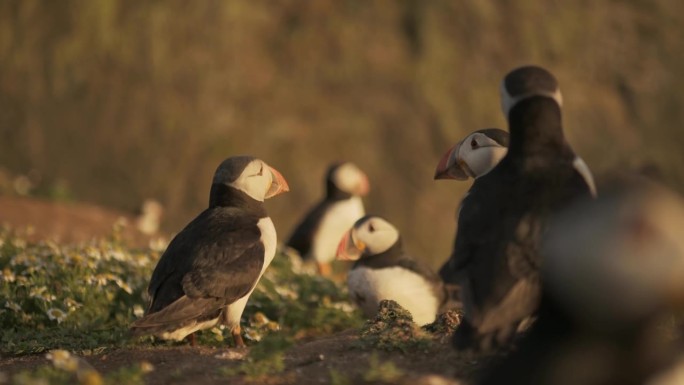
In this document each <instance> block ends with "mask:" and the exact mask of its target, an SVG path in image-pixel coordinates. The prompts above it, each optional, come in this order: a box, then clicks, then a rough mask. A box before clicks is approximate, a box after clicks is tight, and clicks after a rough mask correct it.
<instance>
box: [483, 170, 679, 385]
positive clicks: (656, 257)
mask: <svg viewBox="0 0 684 385" xmlns="http://www.w3.org/2000/svg"><path fill="white" fill-rule="evenodd" d="M682 228H684V201H683V200H682V198H681V197H679V196H677V195H676V194H674V193H672V192H671V191H669V190H667V189H665V188H664V187H662V186H659V185H655V184H653V183H651V182H646V181H644V180H640V181H638V184H637V185H632V186H629V185H614V186H612V187H610V188H604V189H603V190H602V192H601V196H600V197H598V199H596V200H586V201H580V202H577V203H575V204H573V205H571V206H570V207H569V208H567V209H566V210H563V211H561V212H560V213H559V214H558V215H556V216H555V217H554V218H553V219H552V221H551V222H550V224H549V233H548V235H547V236H545V237H544V241H543V242H542V252H543V253H544V258H545V261H544V266H543V267H542V274H543V279H544V280H543V282H544V283H543V286H544V288H543V294H542V301H541V304H540V306H539V312H538V318H537V321H536V322H535V324H534V325H532V327H531V329H530V330H529V331H528V332H527V333H526V335H524V336H523V337H522V340H521V341H520V343H519V344H518V348H517V349H516V350H515V351H514V352H512V353H511V354H510V355H508V356H507V357H504V358H502V359H500V361H498V362H497V361H495V362H493V363H492V364H491V365H490V366H489V367H487V368H485V369H483V373H482V375H481V380H480V381H477V382H476V383H478V384H480V385H494V384H503V383H505V384H512V385H516V384H521V385H522V384H525V385H565V384H568V385H570V384H573V385H574V384H585V385H612V384H615V385H618V384H619V385H632V384H633V385H636V384H653V385H655V384H672V385H674V384H681V383H682V382H681V374H680V376H679V380H674V379H673V380H672V382H668V381H667V380H666V379H668V378H669V377H670V376H671V375H672V374H674V373H668V372H670V371H671V369H670V368H672V367H673V366H674V368H675V370H676V365H677V362H676V360H677V359H679V360H680V361H681V360H682V358H684V354H683V353H684V352H683V351H682V350H681V347H682V346H681V342H682V341H681V338H682V337H681V336H680V337H679V341H677V339H673V338H672V335H671V334H670V333H669V332H668V330H667V328H666V327H664V324H663V322H662V321H663V320H668V319H670V320H671V319H672V318H671V317H672V314H676V313H679V314H681V311H682V310H684V238H682V236H681V229H682ZM669 322H671V321H669ZM678 345H679V346H678ZM531 369H532V370H531ZM680 370H681V369H680ZM672 377H674V378H677V376H676V375H674V376H672ZM656 378H658V380H657V381H656Z"/></svg>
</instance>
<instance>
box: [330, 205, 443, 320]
mask: <svg viewBox="0 0 684 385" xmlns="http://www.w3.org/2000/svg"><path fill="white" fill-rule="evenodd" d="M337 258H338V259H341V260H346V261H356V262H355V263H354V266H353V267H352V269H351V270H350V271H349V274H348V275H347V286H348V288H349V294H350V296H351V298H352V300H353V301H354V302H355V303H356V304H357V305H358V306H359V307H360V308H361V309H362V310H363V312H364V313H365V315H366V317H368V318H372V317H374V316H375V314H376V313H377V311H378V305H379V304H380V301H381V300H385V299H390V300H394V301H396V302H397V303H398V304H399V305H401V306H402V307H403V308H405V309H406V310H408V311H409V312H410V313H411V315H412V316H413V320H414V322H416V323H417V324H418V325H425V324H429V323H432V322H433V321H434V320H435V317H436V315H437V314H438V312H439V310H440V306H442V305H443V304H444V302H445V300H446V293H445V291H444V287H443V285H442V280H441V279H440V278H439V276H437V274H435V273H434V272H433V271H432V270H431V269H430V268H429V267H427V266H425V265H424V264H423V263H420V262H419V261H417V260H416V259H414V258H413V257H411V256H410V255H409V254H407V253H406V252H405V251H404V248H403V245H402V240H401V236H400V235H399V231H398V230H397V229H396V227H394V226H393V225H392V224H391V223H389V222H388V221H387V220H385V219H384V218H381V217H378V216H365V217H363V218H361V219H359V220H358V221H357V222H356V223H355V224H354V226H353V227H352V228H351V229H350V230H349V231H347V232H346V233H345V234H344V236H343V237H342V239H341V240H340V242H339V246H338V248H337Z"/></svg>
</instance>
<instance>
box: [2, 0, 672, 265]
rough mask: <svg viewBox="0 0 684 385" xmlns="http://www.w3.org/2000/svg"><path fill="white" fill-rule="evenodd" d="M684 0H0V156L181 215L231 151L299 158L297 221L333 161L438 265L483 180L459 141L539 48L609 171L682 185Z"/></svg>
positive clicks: (48, 191) (572, 116)
mask: <svg viewBox="0 0 684 385" xmlns="http://www.w3.org/2000/svg"><path fill="white" fill-rule="evenodd" d="M683 25H684V2H681V1H676V0H653V1H646V0H633V1H627V0H612V1H603V2H596V1H588V0H581V1H574V2H569V1H542V0H522V1H517V2H512V1H493V0H484V1H480V0H465V1H446V0H433V1H420V0H404V1H380V0H378V1H366V0H340V1H332V0H315V1H294V0H284V1H267V0H254V1H247V0H245V1H237V0H236V1H194V2H188V1H154V0H153V1H133V0H127V1H116V0H78V1H76V0H73V1H67V0H65V1H38V0H16V1H12V0H5V1H2V2H0V171H2V172H4V173H5V174H8V175H26V176H27V178H29V179H30V182H31V184H32V188H33V190H32V193H33V194H35V195H39V196H40V195H42V196H53V197H61V198H68V199H72V200H78V201H87V202H93V203H98V204H102V205H105V206H111V207H115V208H118V209H128V210H131V209H133V208H135V207H137V206H138V205H139V204H140V203H141V202H142V201H143V200H144V199H146V198H156V199H158V200H159V201H161V202H162V203H163V204H164V206H165V207H166V213H167V215H166V217H165V222H164V226H165V228H166V229H167V230H168V231H171V232H176V231H178V230H179V229H180V227H181V226H183V225H184V224H185V223H186V222H187V221H189V220H190V219H191V218H192V217H193V216H194V215H195V214H196V213H197V212H199V210H201V209H202V208H203V207H205V206H206V204H207V199H208V198H207V197H208V190H209V183H210V179H211V176H212V174H213V172H214V170H215V168H216V166H217V165H218V164H219V162H220V161H221V160H223V159H224V158H225V157H227V156H230V155H236V154H253V155H256V156H259V157H261V158H263V159H264V160H266V161H267V162H269V163H270V164H272V165H273V166H275V167H276V168H278V169H279V170H280V171H282V173H283V175H284V176H285V177H286V178H287V180H288V181H289V183H290V187H291V193H289V194H287V195H283V196H281V197H278V198H277V199H274V200H273V201H271V202H270V203H268V206H269V209H270V212H271V215H272V217H274V221H275V222H276V226H277V228H278V231H279V233H280V234H281V239H284V238H285V237H287V235H288V234H289V232H290V231H291V229H292V227H293V226H294V225H295V223H296V222H297V221H298V220H299V217H300V216H301V215H302V213H303V211H305V210H306V209H307V208H308V207H309V206H310V205H312V204H313V203H314V201H315V200H316V199H318V198H319V197H320V196H321V195H322V191H323V184H322V178H323V173H324V170H325V169H326V168H327V166H328V164H329V163H330V162H331V161H335V160H352V161H354V162H356V163H357V164H358V165H359V166H360V167H361V168H362V169H364V170H365V171H366V172H367V173H368V174H369V177H370V180H371V194H370V196H369V197H368V198H367V199H366V203H367V209H368V211H369V212H372V213H377V214H380V215H383V216H385V217H387V218H388V219H390V220H391V221H393V222H394V223H396V224H397V226H398V227H399V228H400V230H401V231H402V232H403V234H404V238H405V239H406V242H407V244H408V248H409V249H410V250H411V251H412V252H413V253H414V254H416V255H417V256H420V257H423V258H425V259H427V260H429V261H430V262H431V263H432V264H433V265H434V266H437V265H438V264H439V263H440V262H441V261H442V260H444V259H445V258H446V257H447V256H448V254H449V251H450V250H451V243H452V240H453V234H454V228H455V224H454V216H455V210H456V206H457V204H458V201H459V200H460V198H461V196H462V194H463V192H465V191H466V190H467V188H468V187H469V183H456V182H451V183H450V182H443V181H440V182H435V181H433V180H432V175H433V172H434V167H435V166H436V163H437V161H438V160H439V158H440V156H441V155H442V153H443V152H445V151H446V150H447V149H448V148H449V147H450V146H451V145H452V144H453V143H454V142H455V141H457V140H459V139H460V138H461V137H462V136H463V135H465V134H466V133H468V132H470V131H473V130H475V129H479V128H483V127H489V126H498V127H502V128H506V125H505V121H504V119H503V116H502V114H501V112H500V107H499V100H498V86H499V81H500V79H501V78H502V76H503V75H504V74H505V73H506V72H507V71H508V70H510V69H512V68H514V67H516V66H519V65H522V64H530V63H535V64H539V65H542V66H545V67H547V68H549V69H550V70H551V71H553V72H554V74H556V76H557V77H558V79H559V81H560V84H561V88H562V90H563V96H564V99H565V105H564V123H565V130H566V135H567V137H568V140H569V142H570V143H571V144H572V145H573V147H574V148H575V150H576V151H577V152H578V153H579V154H580V155H582V157H583V158H584V159H585V160H586V161H587V163H588V164H589V166H590V167H591V168H592V169H593V170H594V172H595V173H596V174H601V173H602V172H605V171H607V170H611V169H616V168H618V169H620V168H626V167H641V166H642V165H645V164H647V165H652V166H655V167H656V168H657V169H658V170H659V171H660V173H661V174H662V175H663V178H664V179H665V180H666V181H667V182H669V183H670V184H671V185H673V186H674V187H675V188H678V189H679V190H680V191H681V190H682V189H684V151H683V149H684V132H683V130H684V127H682V123H683V122H684V119H683V117H684V97H683V96H682V90H684V54H683V53H684V28H682V26H683Z"/></svg>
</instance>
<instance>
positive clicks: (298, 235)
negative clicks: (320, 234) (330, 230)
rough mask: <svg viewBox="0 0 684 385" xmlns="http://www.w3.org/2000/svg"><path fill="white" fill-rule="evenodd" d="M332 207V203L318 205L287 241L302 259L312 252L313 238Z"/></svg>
mask: <svg viewBox="0 0 684 385" xmlns="http://www.w3.org/2000/svg"><path fill="white" fill-rule="evenodd" d="M329 207H330V202H328V201H322V202H320V203H319V204H317V205H316V206H315V207H314V208H313V209H311V211H309V213H308V214H306V216H305V217H304V219H303V220H302V222H301V223H300V224H299V225H298V226H297V227H296V228H295V230H294V231H293V232H292V235H291V236H290V239H288V241H287V245H288V246H289V247H291V248H293V249H295V250H297V251H298V252H299V255H300V256H301V257H302V258H306V257H307V255H308V254H309V251H310V250H311V245H312V243H313V237H314V235H315V234H316V231H317V230H318V227H319V226H320V224H321V220H322V219H323V216H324V215H325V213H326V211H327V210H328V208H329Z"/></svg>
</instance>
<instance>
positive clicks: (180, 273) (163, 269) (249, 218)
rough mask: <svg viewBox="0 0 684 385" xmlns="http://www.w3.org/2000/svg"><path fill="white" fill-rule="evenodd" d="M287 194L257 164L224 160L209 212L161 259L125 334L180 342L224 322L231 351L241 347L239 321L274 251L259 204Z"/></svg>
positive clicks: (277, 177) (271, 172) (272, 172)
mask: <svg viewBox="0 0 684 385" xmlns="http://www.w3.org/2000/svg"><path fill="white" fill-rule="evenodd" d="M288 190H289V187H288V185H287V182H286V181H285V179H284V178H283V176H282V175H281V174H280V173H279V172H278V171H277V170H276V169H274V168H273V167H271V166H269V165H268V164H266V162H264V161H263V160H261V159H257V158H254V157H251V156H235V157H231V158H228V159H226V160H224V161H223V163H221V165H219V167H218V169H217V170H216V173H215V174H214V179H213V181H212V185H211V192H210V194H209V207H208V208H207V209H206V210H204V211H202V212H201V213H200V214H199V215H198V216H197V217H196V218H195V219H193V220H192V222H190V223H189V224H188V225H187V226H186V227H185V228H184V229H183V230H182V231H181V232H180V233H178V235H176V236H175V237H174V238H173V240H172V241H171V243H170V244H169V246H168V248H167V249H166V251H165V252H164V254H162V256H161V258H160V259H159V262H158V263H157V266H156V267H155V269H154V272H153V273H152V279H151V280H150V285H149V287H148V289H147V291H148V293H149V295H150V297H151V302H150V305H149V307H148V309H147V311H146V312H145V316H143V317H142V318H140V319H138V320H136V321H135V322H133V324H132V325H131V333H132V334H133V335H144V334H151V335H156V336H159V337H161V338H163V339H171V340H181V339H183V338H185V337H186V336H188V335H191V336H194V335H193V334H192V333H194V332H195V331H197V330H201V329H207V328H210V327H213V326H214V325H216V324H223V325H226V326H227V327H228V328H230V330H231V333H232V336H233V340H234V342H235V344H236V346H238V347H243V346H245V344H244V342H243V340H242V336H241V335H240V317H241V316H242V312H243V310H244V309H245V305H246V304H247V300H248V299H249V296H250V294H251V293H252V291H253V290H254V288H255V287H256V284H257V282H259V279H260V278H261V275H262V274H263V273H264V271H265V270H266V268H267V267H268V265H269V264H270V263H271V260H273V257H274V255H275V251H276V231H275V228H274V227H273V222H272V221H271V218H270V217H269V216H268V214H267V213H266V208H265V207H264V200H265V199H268V198H271V197H274V196H276V195H278V194H281V193H283V192H286V191H288ZM191 342H192V343H194V338H192V337H191Z"/></svg>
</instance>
